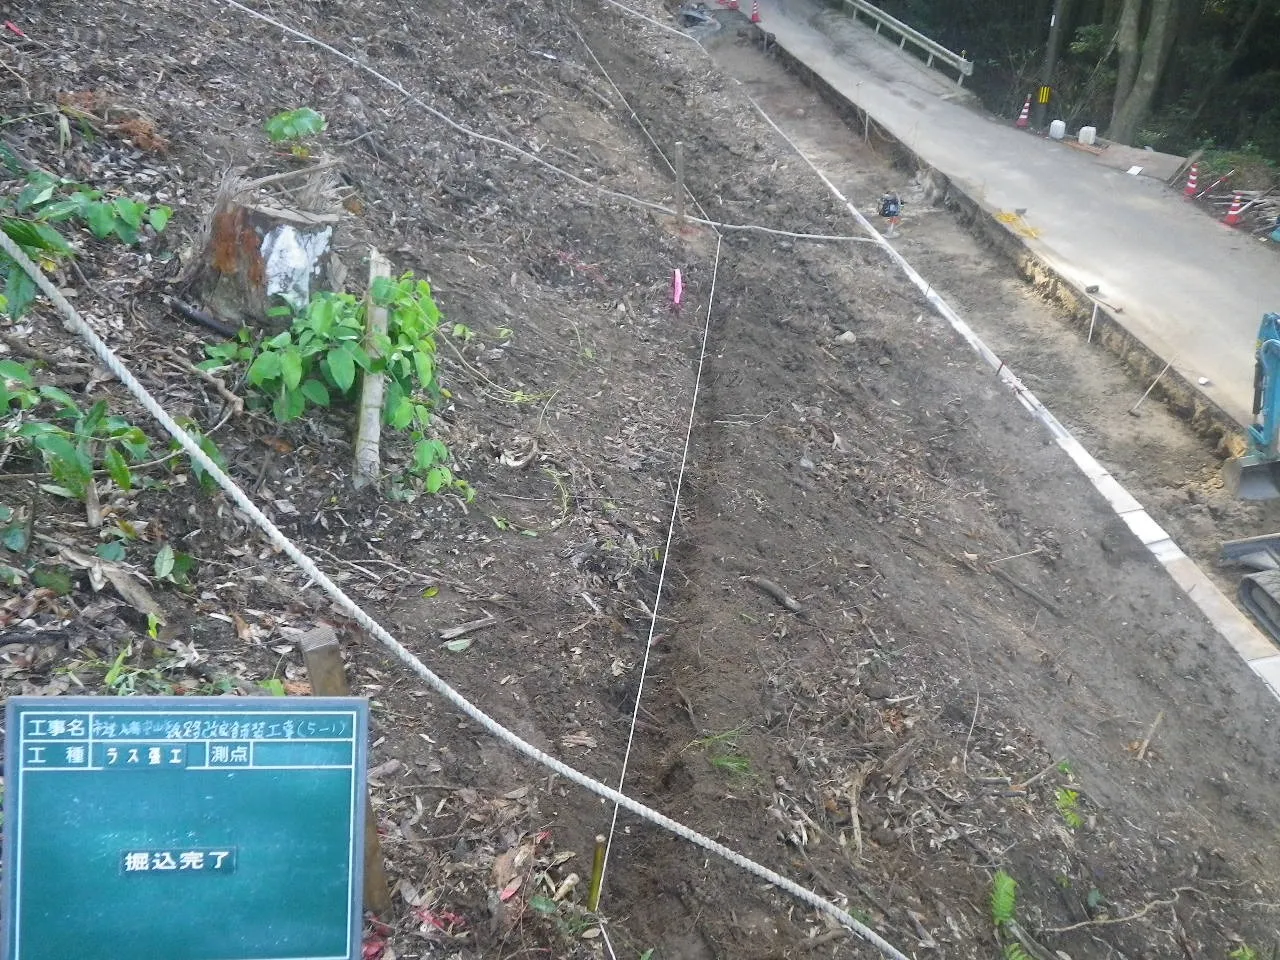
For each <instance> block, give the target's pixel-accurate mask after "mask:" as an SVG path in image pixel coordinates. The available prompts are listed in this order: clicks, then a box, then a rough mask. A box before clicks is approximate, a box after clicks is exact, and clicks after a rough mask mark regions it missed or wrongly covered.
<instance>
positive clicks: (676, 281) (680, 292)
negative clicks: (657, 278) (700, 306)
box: [671, 267, 684, 307]
mask: <svg viewBox="0 0 1280 960" xmlns="http://www.w3.org/2000/svg"><path fill="white" fill-rule="evenodd" d="M682 299H684V278H683V277H681V276H680V268H679V267H676V268H675V269H674V270H672V271H671V305H672V306H673V307H678V306H680V301H681V300H682Z"/></svg>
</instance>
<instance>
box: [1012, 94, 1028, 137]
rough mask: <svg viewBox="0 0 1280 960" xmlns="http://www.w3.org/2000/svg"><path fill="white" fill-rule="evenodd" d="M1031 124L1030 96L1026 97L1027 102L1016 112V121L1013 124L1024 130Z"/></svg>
mask: <svg viewBox="0 0 1280 960" xmlns="http://www.w3.org/2000/svg"><path fill="white" fill-rule="evenodd" d="M1030 124H1031V98H1030V97H1027V102H1026V103H1024V104H1023V105H1022V112H1021V113H1020V114H1018V122H1017V123H1015V124H1014V126H1015V127H1017V128H1018V129H1019V130H1025V129H1027V127H1028V126H1030Z"/></svg>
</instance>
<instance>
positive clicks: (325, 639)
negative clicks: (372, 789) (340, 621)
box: [298, 625, 391, 919]
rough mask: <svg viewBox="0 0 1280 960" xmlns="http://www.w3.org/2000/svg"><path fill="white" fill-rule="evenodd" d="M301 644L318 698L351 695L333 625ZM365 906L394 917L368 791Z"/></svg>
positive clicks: (312, 632) (306, 637)
mask: <svg viewBox="0 0 1280 960" xmlns="http://www.w3.org/2000/svg"><path fill="white" fill-rule="evenodd" d="M298 646H300V647H301V648H302V661H303V663H305V664H306V667H307V676H308V677H309V678H310V680H311V691H312V693H314V694H315V695H316V696H317V697H349V696H351V687H349V686H348V685H347V674H346V671H345V670H344V669H343V666H342V652H341V650H340V649H339V647H338V636H337V634H335V633H334V632H333V628H332V627H330V626H324V625H322V626H319V627H316V628H315V629H314V630H309V631H307V632H306V633H305V634H303V635H302V639H301V640H299V641H298ZM364 908H365V909H366V910H369V911H370V912H372V913H373V914H374V915H375V916H377V917H380V918H382V919H387V918H389V917H390V916H391V888H390V886H388V885H387V868H386V865H385V864H384V863H383V862H382V845H381V844H380V843H379V842H378V821H377V820H376V819H375V818H374V815H373V803H372V801H371V800H370V799H369V795H368V794H367V793H366V794H365V798H364Z"/></svg>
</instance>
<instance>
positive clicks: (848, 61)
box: [744, 0, 1280, 423]
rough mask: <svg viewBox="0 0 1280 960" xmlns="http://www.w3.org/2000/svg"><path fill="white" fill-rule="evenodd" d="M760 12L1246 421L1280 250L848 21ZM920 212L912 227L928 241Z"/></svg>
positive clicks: (834, 80)
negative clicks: (973, 100) (1027, 126)
mask: <svg viewBox="0 0 1280 960" xmlns="http://www.w3.org/2000/svg"><path fill="white" fill-rule="evenodd" d="M744 6H745V4H744ZM760 8H761V14H762V19H763V22H762V24H761V26H762V27H763V28H764V29H766V30H768V31H770V32H771V33H773V34H774V35H775V36H776V38H777V42H778V43H779V44H780V45H781V46H782V47H784V48H785V49H786V50H787V51H788V52H790V53H791V54H793V55H794V56H795V57H797V59H799V60H801V61H803V62H804V63H805V64H807V65H808V66H809V67H810V68H811V69H813V70H814V72H816V73H817V74H819V75H820V76H822V77H823V78H824V79H825V80H826V81H827V82H828V83H830V84H831V85H832V86H833V87H835V88H836V89H837V90H840V91H841V92H842V93H844V94H845V95H846V96H847V97H848V98H849V99H850V100H851V101H853V102H854V103H856V104H857V105H858V106H859V107H861V108H862V109H864V110H866V111H867V112H868V113H869V114H870V115H871V116H872V117H873V118H874V119H875V120H876V122H877V123H879V124H881V125H882V126H884V127H885V128H886V129H887V130H888V131H889V132H891V133H892V134H893V135H894V136H895V137H897V138H898V139H899V140H901V141H902V142H903V143H905V144H906V145H907V146H908V147H909V148H910V149H912V150H913V151H915V152H916V153H917V154H918V155H919V156H920V157H922V158H923V159H924V160H925V161H926V162H928V163H929V164H930V165H932V166H934V167H936V168H937V169H938V170H940V171H942V173H944V174H945V175H946V176H947V177H948V178H949V179H951V180H952V181H953V182H954V183H955V184H956V185H957V186H959V187H960V188H961V189H963V190H964V191H965V192H966V193H967V194H969V196H971V197H973V198H974V199H975V200H977V201H978V202H979V203H981V204H982V206H984V207H985V208H986V209H987V210H988V211H989V212H991V213H996V212H999V211H1002V210H1003V211H1013V210H1015V209H1017V208H1020V207H1025V208H1027V213H1026V215H1025V219H1026V221H1027V223H1028V224H1029V225H1030V226H1031V227H1033V228H1035V229H1036V230H1038V231H1040V235H1039V236H1038V237H1037V238H1036V239H1029V240H1027V241H1026V242H1027V244H1028V246H1030V247H1031V248H1032V249H1033V250H1034V251H1035V252H1036V253H1037V254H1038V255H1039V256H1041V257H1042V258H1044V260H1045V261H1046V262H1048V263H1049V264H1050V265H1051V266H1052V267H1053V268H1054V269H1055V270H1057V271H1058V272H1059V273H1060V274H1061V275H1062V276H1064V277H1066V278H1067V279H1069V280H1071V281H1072V282H1074V283H1076V284H1077V285H1079V286H1080V287H1085V286H1090V285H1092V284H1097V285H1098V286H1099V287H1101V293H1100V296H1102V297H1103V298H1105V299H1106V300H1107V301H1108V302H1109V303H1112V304H1115V305H1117V306H1120V307H1123V308H1124V312H1123V313H1122V314H1120V316H1119V317H1118V319H1119V320H1120V321H1122V322H1123V323H1124V324H1125V325H1126V326H1127V327H1128V328H1129V330H1130V331H1131V332H1132V333H1134V334H1135V335H1136V336H1137V337H1139V338H1140V339H1141V340H1142V341H1143V342H1144V343H1146V344H1147V346H1148V347H1150V348H1151V349H1152V350H1153V351H1154V352H1155V353H1156V354H1157V355H1159V356H1161V357H1163V358H1164V359H1166V360H1169V359H1172V360H1173V364H1174V367H1175V368H1176V369H1177V370H1179V371H1180V372H1181V373H1182V374H1183V375H1185V376H1186V377H1187V378H1188V379H1189V380H1191V381H1192V382H1193V383H1194V382H1196V381H1197V379H1198V378H1200V377H1205V378H1207V379H1208V380H1209V381H1210V384H1209V385H1208V386H1206V387H1203V388H1202V389H1203V390H1204V392H1205V393H1206V394H1208V395H1209V396H1210V397H1212V398H1213V399H1214V400H1215V401H1216V402H1217V403H1218V404H1219V405H1220V406H1221V407H1222V408H1223V409H1224V410H1226V411H1227V412H1228V413H1229V414H1231V415H1232V416H1234V417H1235V418H1236V419H1238V420H1240V421H1241V422H1242V423H1243V422H1248V420H1249V419H1250V414H1249V410H1250V404H1251V402H1252V395H1253V348H1254V338H1255V335H1256V333H1257V329H1258V323H1259V321H1260V320H1261V318H1262V314H1263V313H1265V312H1267V311H1280V251H1277V250H1276V249H1274V248H1273V247H1272V245H1271V244H1265V243H1261V242H1260V241H1258V240H1256V239H1254V238H1253V237H1251V236H1250V235H1249V234H1248V233H1240V232H1237V231H1233V230H1231V229H1230V228H1227V227H1224V226H1222V225H1221V224H1220V223H1217V222H1215V221H1214V220H1212V219H1211V218H1210V217H1208V216H1206V215H1205V214H1204V213H1203V211H1201V210H1200V209H1198V208H1196V207H1194V206H1193V205H1191V204H1188V203H1185V202H1183V201H1182V199H1181V196H1180V193H1179V192H1178V191H1175V190H1170V189H1169V188H1167V187H1165V186H1163V184H1162V183H1161V182H1160V181H1159V180H1155V179H1151V178H1148V177H1144V176H1130V175H1128V174H1127V173H1124V172H1122V171H1120V170H1117V169H1113V168H1111V167H1109V166H1107V165H1106V164H1104V163H1102V162H1100V161H1099V160H1098V159H1096V158H1094V157H1093V156H1091V155H1089V154H1087V153H1083V152H1081V151H1078V150H1074V149H1071V148H1070V147H1067V146H1065V145H1063V144H1061V143H1055V142H1053V141H1050V140H1046V139H1043V138H1041V137H1038V136H1035V135H1033V134H1029V133H1027V132H1025V131H1021V130H1017V129H1015V128H1014V127H1013V126H1012V125H1011V124H1010V123H1009V122H1008V121H997V120H993V119H991V118H989V117H987V116H984V115H983V114H982V113H980V112H978V110H977V109H975V108H974V107H972V106H969V105H966V102H965V101H966V100H967V99H968V98H967V97H964V96H957V87H956V86H955V84H953V83H951V82H950V81H949V80H948V79H947V77H946V76H944V75H943V74H941V73H939V72H937V71H934V70H928V69H926V68H925V67H924V66H923V64H921V63H920V62H919V61H918V60H916V59H914V58H913V57H911V56H910V55H909V54H904V53H902V52H900V51H899V50H898V48H897V45H896V43H894V42H890V41H889V40H887V39H886V38H884V37H879V36H876V34H875V33H874V32H873V31H872V30H871V29H870V28H867V27H864V26H862V25H860V24H857V23H854V22H853V21H852V20H851V19H850V18H849V17H848V16H846V15H844V14H842V13H839V12H837V11H834V10H831V9H829V8H826V7H824V6H822V5H821V4H820V3H817V2H813V0H760ZM885 186H886V188H889V187H897V186H900V185H898V184H885ZM874 199H875V198H870V197H863V198H858V200H856V201H855V202H859V203H860V205H862V206H868V205H870V204H871V203H872V201H873V200H874ZM910 212H911V211H910V209H908V210H907V211H906V213H907V218H906V219H905V220H904V224H903V229H904V230H927V229H928V224H927V221H923V220H916V221H915V222H912V220H911V219H910ZM974 319H975V320H977V319H978V318H974Z"/></svg>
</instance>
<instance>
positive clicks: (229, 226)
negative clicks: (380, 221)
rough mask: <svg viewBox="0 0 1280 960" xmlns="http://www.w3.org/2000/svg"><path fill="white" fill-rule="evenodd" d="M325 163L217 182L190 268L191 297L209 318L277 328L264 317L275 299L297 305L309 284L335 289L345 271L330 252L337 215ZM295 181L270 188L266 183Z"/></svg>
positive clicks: (283, 323)
mask: <svg viewBox="0 0 1280 960" xmlns="http://www.w3.org/2000/svg"><path fill="white" fill-rule="evenodd" d="M331 169H332V165H331V164H330V165H321V166H317V167H311V168H308V169H306V170H296V171H289V172H287V173H283V174H274V175H272V176H270V177H262V178H260V179H258V180H250V181H245V180H242V179H240V178H239V177H238V176H235V175H231V176H229V177H228V178H227V179H226V180H224V181H223V184H222V187H221V188H220V189H219V191H218V197H217V200H216V201H215V203H214V209H213V213H212V215H211V216H210V219H209V223H208V228H207V235H206V237H205V242H204V246H203V250H202V251H201V254H200V257H199V260H198V261H197V263H196V265H195V269H194V271H193V273H192V279H191V281H190V283H191V285H193V286H194V287H195V290H196V292H195V294H194V296H195V298H196V299H197V300H199V301H200V302H201V303H203V304H204V305H205V306H206V308H207V309H208V310H209V311H210V312H211V313H213V314H214V315H215V316H217V317H221V318H223V319H226V320H230V321H232V322H234V323H238V324H240V325H242V326H243V325H250V326H267V327H273V328H283V327H285V326H287V319H286V320H284V321H281V320H280V319H279V318H272V317H269V316H268V313H267V312H268V310H269V309H270V308H271V307H273V306H275V305H277V304H280V303H282V302H283V303H287V304H289V305H290V306H292V307H294V308H295V309H296V308H300V307H302V306H303V305H304V304H306V302H307V300H308V299H309V298H310V296H311V293H312V292H313V291H314V290H317V289H331V290H340V289H341V288H342V281H343V279H344V278H345V274H346V271H345V269H343V267H342V264H341V262H340V261H339V260H338V259H337V258H336V257H335V256H334V255H333V252H332V242H333V235H334V230H335V229H336V228H337V226H338V224H339V223H340V222H341V220H342V212H341V207H340V205H339V204H338V203H337V202H336V200H334V199H333V197H332V186H333V183H332V178H331V175H330V174H329V173H328V171H330V170H331ZM289 180H294V181H296V180H302V181H303V183H302V186H301V188H300V189H295V190H292V191H291V192H290V193H289V194H287V195H286V194H283V192H281V193H278V194H272V193H269V192H268V191H267V189H266V188H267V187H268V186H276V187H279V185H280V184H281V183H282V182H285V181H289Z"/></svg>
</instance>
